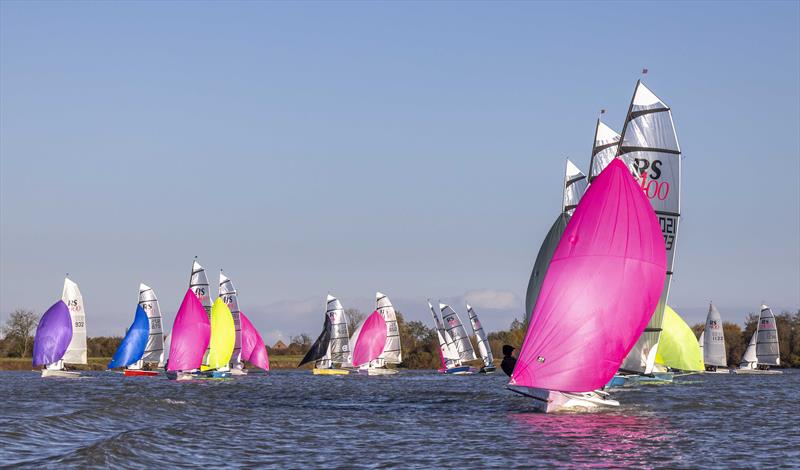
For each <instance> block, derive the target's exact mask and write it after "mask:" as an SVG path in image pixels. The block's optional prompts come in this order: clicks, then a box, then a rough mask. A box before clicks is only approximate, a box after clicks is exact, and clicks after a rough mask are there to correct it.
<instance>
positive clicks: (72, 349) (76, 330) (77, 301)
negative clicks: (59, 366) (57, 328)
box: [61, 277, 87, 364]
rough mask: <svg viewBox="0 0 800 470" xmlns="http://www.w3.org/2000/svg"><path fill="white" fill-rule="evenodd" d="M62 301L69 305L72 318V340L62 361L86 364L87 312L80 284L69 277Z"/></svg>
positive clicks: (66, 279) (65, 284) (65, 279)
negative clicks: (79, 287)
mask: <svg viewBox="0 0 800 470" xmlns="http://www.w3.org/2000/svg"><path fill="white" fill-rule="evenodd" d="M61 300H63V301H64V303H65V304H67V308H69V316H70V317H71V318H72V340H71V341H70V342H69V346H67V351H66V352H65V353H64V355H63V356H62V357H61V361H63V362H64V363H67V364H86V363H87V361H86V356H87V354H86V352H87V347H86V311H85V310H84V306H83V296H82V295H81V291H80V289H78V284H75V283H74V282H73V281H72V279H70V278H69V277H65V278H64V290H63V292H62V294H61Z"/></svg>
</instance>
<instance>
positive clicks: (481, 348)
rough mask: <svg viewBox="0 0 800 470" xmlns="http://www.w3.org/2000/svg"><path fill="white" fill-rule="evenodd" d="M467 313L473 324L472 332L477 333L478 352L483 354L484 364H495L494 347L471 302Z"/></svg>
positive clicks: (487, 365) (488, 365)
mask: <svg viewBox="0 0 800 470" xmlns="http://www.w3.org/2000/svg"><path fill="white" fill-rule="evenodd" d="M467 314H468V315H469V322H470V324H471V325H472V332H473V333H475V339H476V340H477V341H478V352H479V353H480V354H481V359H483V365H484V366H486V367H491V366H494V357H493V356H492V348H491V346H490V345H489V338H488V337H487V336H486V332H485V331H483V325H481V321H480V320H478V314H477V313H475V310H473V308H472V306H471V305H470V304H467Z"/></svg>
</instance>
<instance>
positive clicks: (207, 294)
mask: <svg viewBox="0 0 800 470" xmlns="http://www.w3.org/2000/svg"><path fill="white" fill-rule="evenodd" d="M189 289H190V290H191V291H192V292H194V295H195V296H196V297H197V300H199V301H200V304H201V305H202V306H203V310H205V312H206V316H207V317H208V322H209V323H211V289H210V288H209V284H208V276H207V275H206V269H205V268H204V267H203V266H201V265H200V263H198V262H197V256H195V257H194V261H192V274H191V275H190V276H189ZM208 353H209V351H208V350H206V353H205V357H207V356H208ZM205 357H204V358H203V364H207V362H206V359H205Z"/></svg>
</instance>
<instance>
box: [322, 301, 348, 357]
mask: <svg viewBox="0 0 800 470" xmlns="http://www.w3.org/2000/svg"><path fill="white" fill-rule="evenodd" d="M325 315H327V316H328V318H329V319H330V328H331V339H330V343H329V345H328V357H329V359H330V361H331V362H338V363H346V362H348V360H347V358H348V357H349V356H350V333H349V331H348V330H347V315H346V314H345V313H344V308H343V307H342V303H341V302H339V299H337V298H336V297H334V296H332V295H328V298H327V308H326V311H325Z"/></svg>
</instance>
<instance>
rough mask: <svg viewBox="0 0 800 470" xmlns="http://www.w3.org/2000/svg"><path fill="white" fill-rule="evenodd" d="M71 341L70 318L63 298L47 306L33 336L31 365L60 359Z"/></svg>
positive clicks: (39, 364) (44, 363)
mask: <svg viewBox="0 0 800 470" xmlns="http://www.w3.org/2000/svg"><path fill="white" fill-rule="evenodd" d="M70 341H72V318H71V317H70V316H69V309H68V308H67V304H65V303H64V301H63V300H59V301H58V302H56V303H54V304H53V306H52V307H50V308H48V309H47V311H46V312H44V315H42V319H41V320H39V326H37V327H36V336H34V338H33V365H34V366H42V365H47V364H53V363H55V362H58V361H59V360H61V357H63V356H64V353H65V352H67V347H68V346H69V342H70Z"/></svg>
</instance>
